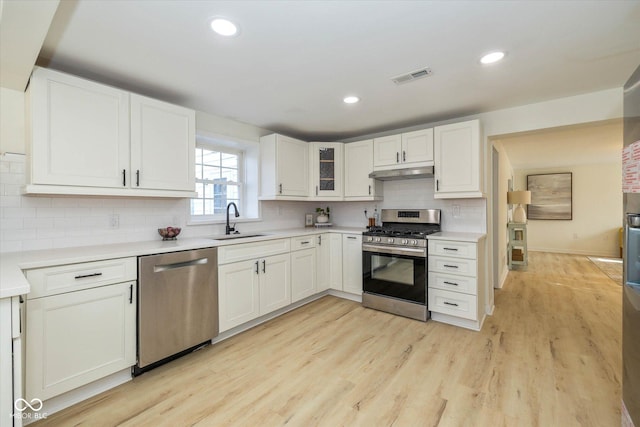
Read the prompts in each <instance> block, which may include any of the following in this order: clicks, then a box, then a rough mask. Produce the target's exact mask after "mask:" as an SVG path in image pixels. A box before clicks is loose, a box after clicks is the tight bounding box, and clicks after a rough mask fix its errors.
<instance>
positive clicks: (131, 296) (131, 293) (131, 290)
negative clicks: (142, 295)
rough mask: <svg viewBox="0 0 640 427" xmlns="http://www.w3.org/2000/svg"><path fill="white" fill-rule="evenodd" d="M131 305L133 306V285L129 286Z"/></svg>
mask: <svg viewBox="0 0 640 427" xmlns="http://www.w3.org/2000/svg"><path fill="white" fill-rule="evenodd" d="M129 304H133V285H129Z"/></svg>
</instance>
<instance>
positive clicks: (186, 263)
mask: <svg viewBox="0 0 640 427" xmlns="http://www.w3.org/2000/svg"><path fill="white" fill-rule="evenodd" d="M208 262H209V259H208V258H200V259H194V260H193V261H184V262H176V263H173V264H160V265H154V266H153V272H154V273H161V272H163V271H167V270H175V269H176V268H183V267H193V266H195V265H204V264H207V263H208Z"/></svg>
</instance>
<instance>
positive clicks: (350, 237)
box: [347, 236, 357, 240]
mask: <svg viewBox="0 0 640 427" xmlns="http://www.w3.org/2000/svg"><path fill="white" fill-rule="evenodd" d="M347 239H351V240H356V239H357V237H354V236H347Z"/></svg>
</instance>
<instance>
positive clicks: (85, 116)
mask: <svg viewBox="0 0 640 427" xmlns="http://www.w3.org/2000/svg"><path fill="white" fill-rule="evenodd" d="M27 95H28V96H27V102H28V103H29V109H30V112H31V114H30V116H28V118H27V119H28V120H29V121H30V123H29V124H30V126H28V130H27V131H28V132H29V131H30V140H31V144H28V149H29V151H28V154H29V155H30V156H31V165H30V166H31V183H32V184H43V185H72V186H83V187H115V188H122V187H123V182H124V180H125V179H126V171H127V170H128V169H129V93H127V92H125V91H123V90H120V89H115V88H112V87H109V86H105V85H102V84H98V83H94V82H90V81H87V80H82V79H79V78H77V77H73V76H69V75H66V74H63V73H59V72H55V71H50V70H45V69H43V68H36V69H35V70H34V72H33V76H32V77H31V83H30V85H29V89H28V92H27Z"/></svg>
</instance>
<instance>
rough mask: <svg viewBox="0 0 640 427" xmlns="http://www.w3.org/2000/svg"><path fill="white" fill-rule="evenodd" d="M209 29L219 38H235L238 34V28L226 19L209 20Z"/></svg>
mask: <svg viewBox="0 0 640 427" xmlns="http://www.w3.org/2000/svg"><path fill="white" fill-rule="evenodd" d="M211 29H212V30H213V31H215V32H216V34H220V35H221V36H226V37H230V36H235V35H236V34H238V26H237V25H236V24H234V23H233V22H231V21H229V20H228V19H227V18H222V17H217V18H213V19H212V20H211Z"/></svg>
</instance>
